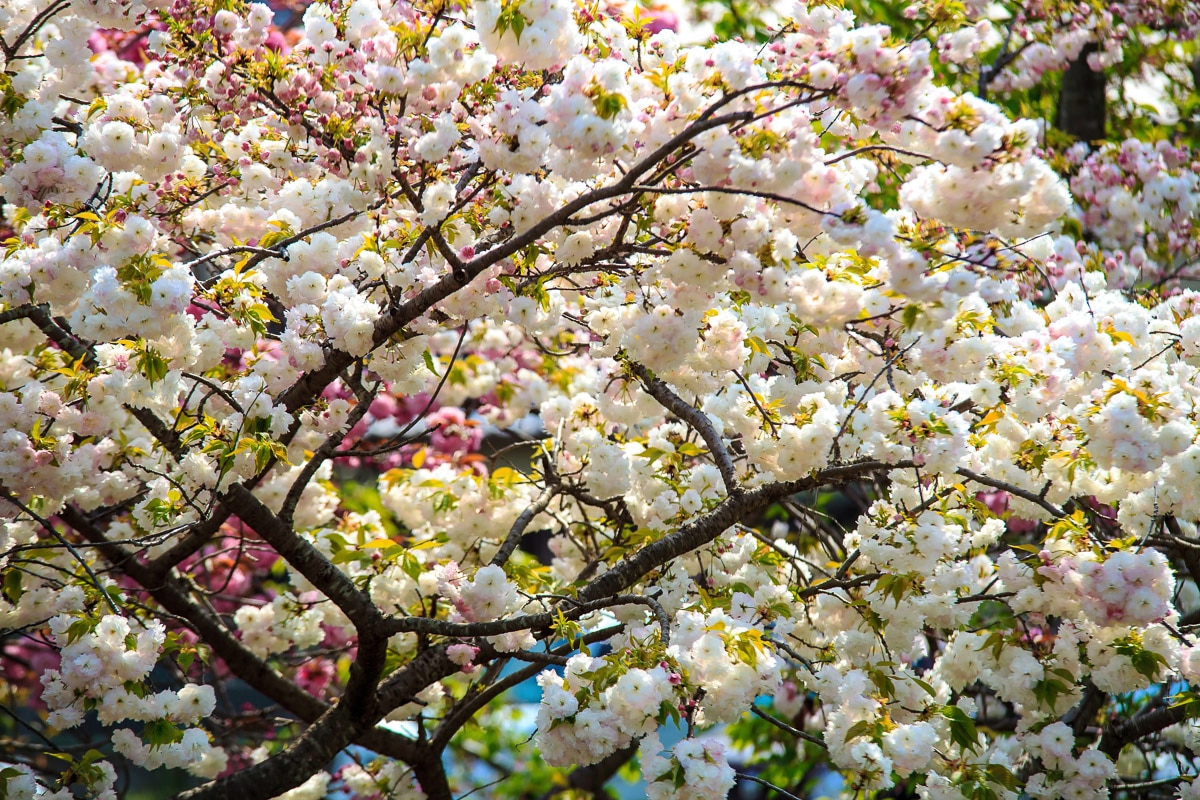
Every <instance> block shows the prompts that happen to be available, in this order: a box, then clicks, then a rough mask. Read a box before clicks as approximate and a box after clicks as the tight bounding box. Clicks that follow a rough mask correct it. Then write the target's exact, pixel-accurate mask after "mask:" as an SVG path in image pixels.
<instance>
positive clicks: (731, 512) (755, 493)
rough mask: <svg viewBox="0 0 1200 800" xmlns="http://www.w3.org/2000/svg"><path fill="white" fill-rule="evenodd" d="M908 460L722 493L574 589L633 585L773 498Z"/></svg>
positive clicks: (586, 593)
mask: <svg viewBox="0 0 1200 800" xmlns="http://www.w3.org/2000/svg"><path fill="white" fill-rule="evenodd" d="M913 466H914V464H913V462H912V461H901V462H897V463H895V464H888V463H885V462H882V461H859V462H857V463H853V464H845V465H840V466H836V467H828V468H826V469H823V470H820V471H818V472H815V473H814V474H813V475H812V476H810V477H808V478H801V479H800V480H796V481H787V482H785V483H772V484H767V485H765V486H760V487H758V488H755V489H751V490H750V491H747V492H744V493H742V494H739V495H736V496H732V497H727V498H725V499H724V500H722V501H721V503H720V504H719V505H717V506H716V507H715V508H713V509H712V510H711V511H709V512H708V513H706V514H704V515H703V516H701V517H699V518H698V519H695V520H693V521H692V522H690V523H688V524H687V525H684V526H683V527H682V528H680V529H679V530H678V531H676V532H675V533H672V534H670V535H668V536H664V537H663V538H662V539H659V540H658V541H656V542H651V543H650V544H648V545H646V546H645V547H643V548H642V549H641V550H638V551H637V552H636V553H634V554H632V555H630V556H627V557H626V558H625V559H624V560H622V561H621V562H620V563H619V564H617V565H616V566H615V567H613V568H612V569H611V570H609V571H608V572H606V573H604V574H603V575H601V576H600V577H598V578H596V579H595V580H593V581H592V582H591V583H589V584H588V585H587V586H585V587H583V588H582V589H581V590H580V591H579V599H580V600H581V601H583V602H590V601H592V600H595V599H597V598H600V597H606V596H609V595H613V594H616V593H617V592H619V591H621V590H623V589H626V588H628V587H629V586H632V585H633V584H634V583H636V582H637V581H638V580H640V579H641V578H642V576H644V575H647V574H649V573H650V572H651V571H653V570H655V569H658V568H659V567H661V566H662V565H664V564H667V563H669V562H670V561H673V560H674V559H676V558H679V557H680V556H682V555H684V554H685V553H690V552H691V551H692V550H695V549H696V548H698V547H702V546H704V545H706V544H708V543H709V542H711V541H712V540H714V539H716V538H717V537H718V536H720V535H721V534H722V533H724V532H725V531H726V530H727V529H729V528H730V527H731V526H732V525H734V524H735V523H737V522H739V521H740V520H741V519H742V518H743V517H745V516H746V515H747V514H749V513H752V512H754V511H759V510H761V509H763V508H766V507H767V506H769V505H770V504H771V503H773V502H775V501H776V500H779V499H782V498H784V497H787V496H788V495H791V494H796V493H797V492H804V491H808V490H810V489H816V488H818V487H821V486H827V485H838V484H844V483H850V482H853V481H856V480H860V479H862V478H863V477H866V476H867V475H870V474H871V473H874V472H888V471H891V470H896V469H908V468H911V467H913Z"/></svg>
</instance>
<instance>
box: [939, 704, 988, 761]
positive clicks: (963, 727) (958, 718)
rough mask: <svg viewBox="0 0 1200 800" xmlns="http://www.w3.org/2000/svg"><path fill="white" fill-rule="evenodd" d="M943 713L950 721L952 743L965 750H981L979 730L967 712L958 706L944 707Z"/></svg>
mask: <svg viewBox="0 0 1200 800" xmlns="http://www.w3.org/2000/svg"><path fill="white" fill-rule="evenodd" d="M941 713H942V716H943V717H945V718H946V719H947V720H949V721H950V741H952V742H954V743H955V744H956V745H958V746H959V747H961V748H962V749H963V750H978V749H979V730H978V728H976V727H975V720H973V719H971V717H970V716H969V715H968V714H967V712H965V711H963V710H962V709H961V708H959V707H958V706H942V712H941Z"/></svg>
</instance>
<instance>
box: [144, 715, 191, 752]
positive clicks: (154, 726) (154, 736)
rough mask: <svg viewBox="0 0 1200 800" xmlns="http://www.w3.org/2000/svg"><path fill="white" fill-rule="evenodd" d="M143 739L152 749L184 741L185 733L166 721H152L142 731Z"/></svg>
mask: <svg viewBox="0 0 1200 800" xmlns="http://www.w3.org/2000/svg"><path fill="white" fill-rule="evenodd" d="M142 739H143V740H144V741H145V742H146V744H148V745H150V748H151V749H154V748H156V747H162V746H163V745H168V744H175V743H176V742H179V741H183V731H181V730H180V729H179V728H178V727H177V726H175V725H174V724H173V723H171V722H169V721H168V720H165V719H152V720H150V721H149V722H147V723H146V727H145V729H144V730H143V731H142Z"/></svg>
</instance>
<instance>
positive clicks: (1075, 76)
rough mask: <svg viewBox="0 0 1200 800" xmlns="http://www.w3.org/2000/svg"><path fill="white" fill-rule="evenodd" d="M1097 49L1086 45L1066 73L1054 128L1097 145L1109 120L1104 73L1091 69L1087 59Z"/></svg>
mask: <svg viewBox="0 0 1200 800" xmlns="http://www.w3.org/2000/svg"><path fill="white" fill-rule="evenodd" d="M1094 52H1096V45H1094V44H1088V45H1085V46H1084V48H1083V51H1082V52H1081V53H1080V54H1079V58H1077V59H1075V60H1074V61H1072V62H1071V64H1070V66H1068V67H1067V71H1066V72H1064V73H1063V80H1062V94H1060V95H1059V97H1058V115H1057V118H1056V119H1055V121H1054V127H1056V128H1058V129H1059V130H1060V131H1062V132H1063V133H1069V134H1070V135H1072V136H1074V137H1075V138H1076V139H1080V140H1082V141H1085V142H1094V141H1097V140H1099V139H1103V138H1104V127H1105V121H1106V117H1107V107H1106V105H1105V96H1104V90H1105V84H1104V71H1103V70H1101V71H1099V72H1096V71H1094V70H1093V69H1092V68H1091V67H1089V66H1088V63H1087V62H1088V56H1089V55H1091V54H1092V53H1094Z"/></svg>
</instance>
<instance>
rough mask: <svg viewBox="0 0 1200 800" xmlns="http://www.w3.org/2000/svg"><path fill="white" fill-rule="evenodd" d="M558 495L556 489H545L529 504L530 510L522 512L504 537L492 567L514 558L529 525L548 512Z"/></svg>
mask: <svg viewBox="0 0 1200 800" xmlns="http://www.w3.org/2000/svg"><path fill="white" fill-rule="evenodd" d="M556 493H557V492H556V491H555V490H554V487H549V488H547V489H545V490H544V491H543V492H542V493H541V494H539V495H538V496H537V498H536V499H535V500H534V501H533V502H532V503H530V504H529V507H528V508H526V509H525V510H524V511H522V512H521V515H520V516H518V517H517V519H516V521H514V522H513V524H512V527H511V528H509V529H508V535H507V536H506V537H504V541H503V543H501V545H500V549H499V550H497V551H496V555H494V556H492V560H491V562H490V563H491V564H492V566H495V567H501V566H504V564H505V563H506V562H507V561H508V559H509V558H510V557H511V556H512V554H513V551H515V550H516V549H517V545H519V544H520V543H521V537H522V536H524V535H525V529H526V528H528V527H529V523H531V522H533V518H534V517H536V516H537V515H538V514H540V513H542V512H543V511H545V510H546V506H548V505H550V501H551V500H552V499H553V498H554V495H555V494H556Z"/></svg>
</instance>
